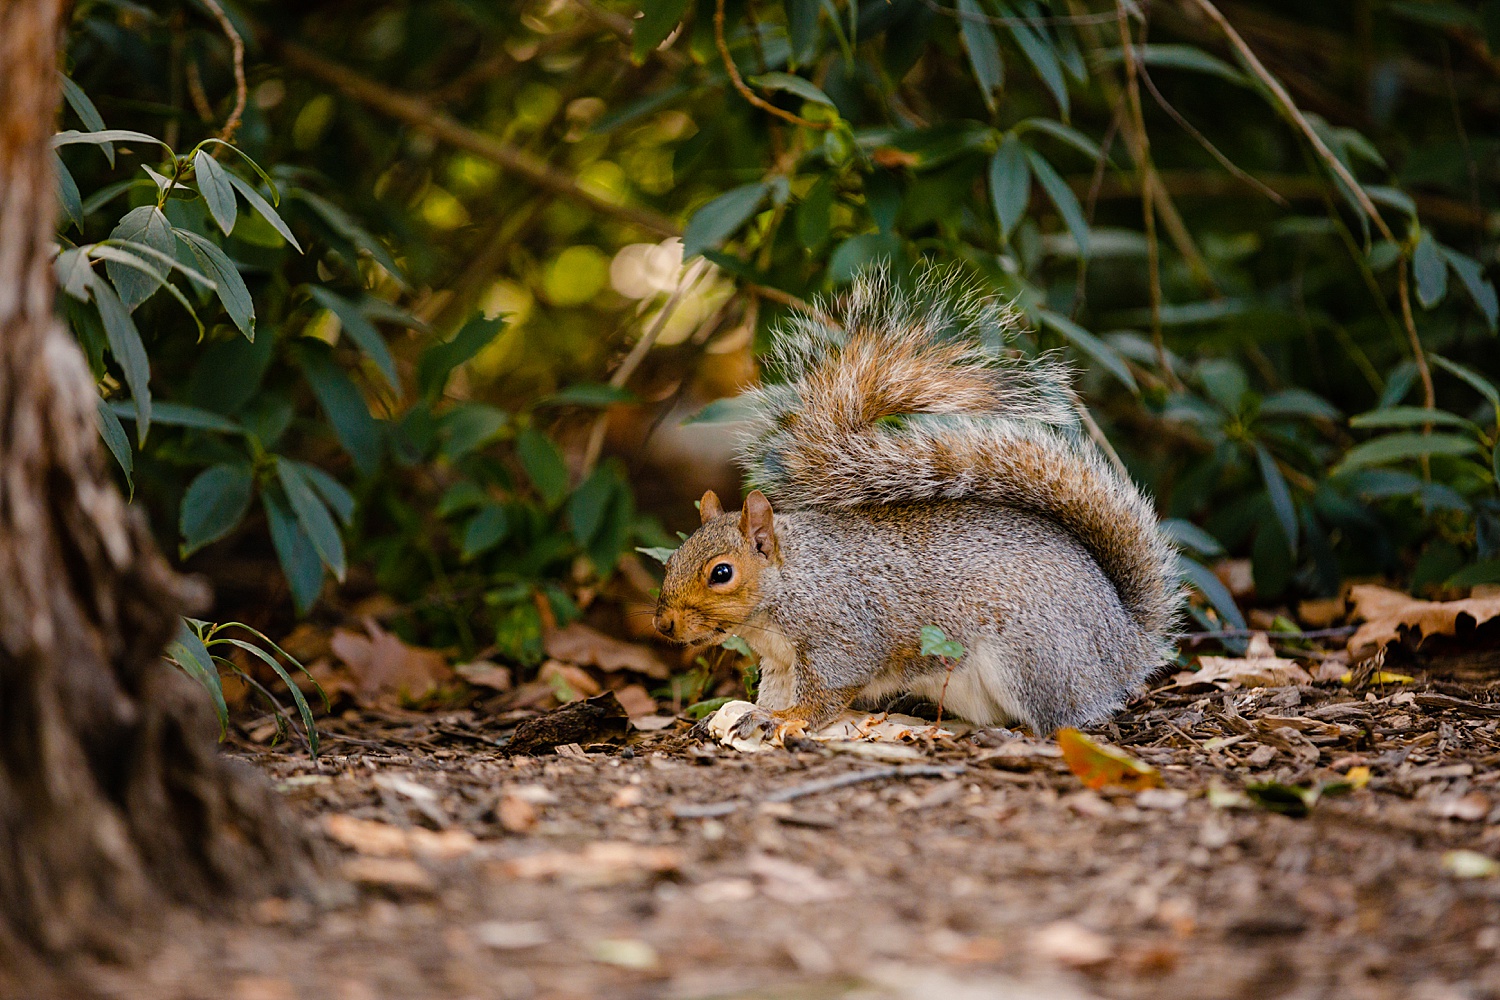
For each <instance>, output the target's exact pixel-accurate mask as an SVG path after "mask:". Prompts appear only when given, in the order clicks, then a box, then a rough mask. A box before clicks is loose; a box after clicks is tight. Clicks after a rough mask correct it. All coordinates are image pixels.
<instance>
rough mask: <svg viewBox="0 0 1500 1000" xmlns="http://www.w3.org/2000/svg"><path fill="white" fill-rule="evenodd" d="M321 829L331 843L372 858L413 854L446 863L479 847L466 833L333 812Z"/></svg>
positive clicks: (399, 856)
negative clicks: (335, 842)
mask: <svg viewBox="0 0 1500 1000" xmlns="http://www.w3.org/2000/svg"><path fill="white" fill-rule="evenodd" d="M323 829H324V830H325V831H327V833H328V835H329V836H330V837H332V838H333V839H334V840H336V841H338V842H339V843H341V844H343V845H344V846H345V847H349V848H352V849H354V850H355V851H358V852H359V853H360V854H363V855H367V856H369V857H372V858H401V857H410V856H412V855H416V856H418V857H424V858H434V859H436V860H439V861H448V860H451V859H453V858H458V857H462V856H463V855H465V854H468V853H469V852H470V851H472V850H474V848H476V847H478V846H479V841H478V840H476V839H475V837H474V835H473V834H472V833H469V832H468V831H467V830H443V831H434V830H425V829H422V828H421V827H413V828H411V829H404V828H402V827H399V826H392V825H391V824H389V823H380V822H377V821H375V820H369V819H359V818H358V817H356V816H350V815H348V814H347V813H334V814H333V815H331V816H327V817H325V818H324V820H323Z"/></svg>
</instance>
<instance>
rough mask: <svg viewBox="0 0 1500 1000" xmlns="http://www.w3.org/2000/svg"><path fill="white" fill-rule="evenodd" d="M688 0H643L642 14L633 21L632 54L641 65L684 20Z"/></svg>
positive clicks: (631, 34) (631, 32)
mask: <svg viewBox="0 0 1500 1000" xmlns="http://www.w3.org/2000/svg"><path fill="white" fill-rule="evenodd" d="M686 10H687V0H641V12H642V13H641V16H640V17H638V18H636V19H635V20H634V21H632V22H631V25H632V27H631V31H630V55H631V58H632V59H634V60H635V62H636V64H637V65H639V64H640V63H643V62H645V61H646V56H648V55H650V54H651V51H652V50H653V49H655V48H656V47H657V46H658V45H660V44H661V43H662V42H663V41H665V40H666V37H667V36H668V35H670V34H671V33H672V30H673V29H674V28H676V27H677V25H678V24H679V23H681V21H682V15H683V13H684V12H686Z"/></svg>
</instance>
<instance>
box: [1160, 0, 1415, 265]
mask: <svg viewBox="0 0 1500 1000" xmlns="http://www.w3.org/2000/svg"><path fill="white" fill-rule="evenodd" d="M1183 2H1184V3H1190V4H1192V5H1194V6H1196V7H1197V8H1198V9H1199V10H1201V11H1202V12H1203V13H1204V14H1206V15H1208V17H1209V19H1210V20H1212V21H1213V22H1214V24H1216V25H1217V26H1218V28H1219V30H1220V31H1221V32H1223V34H1224V37H1225V38H1226V39H1227V40H1228V41H1229V44H1230V46H1231V47H1232V48H1233V49H1234V50H1235V52H1236V53H1238V54H1239V57H1240V59H1241V61H1243V62H1244V64H1245V66H1246V67H1247V68H1248V69H1249V70H1250V72H1252V73H1254V74H1255V76H1256V78H1257V79H1258V80H1260V82H1261V83H1262V84H1264V85H1265V87H1266V89H1267V90H1269V91H1270V92H1271V96H1272V97H1274V98H1276V102H1277V103H1278V104H1279V105H1280V106H1281V110H1282V113H1283V114H1285V115H1286V116H1287V117H1288V118H1290V119H1291V121H1292V124H1294V125H1296V126H1297V129H1298V130H1299V131H1300V132H1301V133H1302V134H1303V135H1304V136H1306V137H1307V141H1308V143H1309V144H1310V145H1311V146H1312V148H1313V149H1314V150H1315V151H1316V152H1317V154H1318V157H1319V159H1321V160H1322V161H1323V163H1324V164H1325V165H1326V166H1327V167H1328V169H1329V170H1330V171H1332V172H1333V174H1334V176H1335V177H1337V178H1338V179H1339V180H1341V181H1343V182H1344V185H1345V186H1346V187H1347V188H1348V189H1349V193H1350V195H1351V196H1352V197H1353V198H1354V200H1355V201H1356V202H1358V203H1359V207H1360V208H1361V209H1362V210H1363V211H1364V212H1365V214H1367V215H1368V216H1369V217H1370V221H1371V222H1373V223H1374V224H1375V228H1377V229H1379V230H1380V234H1381V235H1382V236H1384V237H1385V238H1386V239H1388V240H1390V241H1391V242H1393V243H1394V242H1396V237H1395V236H1394V235H1393V234H1392V233H1391V229H1390V227H1389V226H1387V225H1386V224H1385V220H1384V219H1383V218H1381V217H1380V210H1379V209H1377V208H1376V207H1375V203H1374V202H1373V201H1371V200H1370V196H1369V195H1367V194H1365V189H1364V188H1362V187H1360V184H1359V181H1357V180H1355V179H1354V175H1353V174H1351V173H1350V172H1349V168H1348V167H1345V166H1344V164H1343V162H1342V161H1340V160H1339V158H1338V157H1337V156H1335V155H1334V154H1333V151H1332V150H1330V149H1329V148H1328V145H1327V143H1325V142H1324V141H1323V138H1322V136H1320V135H1318V130H1317V129H1315V128H1313V127H1312V122H1310V121H1308V120H1307V117H1306V116H1305V115H1304V114H1303V113H1302V111H1301V110H1300V109H1299V108H1298V107H1297V105H1296V102H1294V101H1293V100H1292V97H1291V95H1290V94H1288V93H1287V92H1286V88H1285V87H1283V86H1282V85H1281V81H1280V80H1278V79H1276V77H1275V76H1273V75H1272V74H1271V71H1270V70H1268V69H1266V67H1265V64H1264V63H1262V62H1261V61H1260V59H1258V58H1257V57H1256V55H1255V51H1254V50H1253V49H1251V48H1250V46H1249V45H1248V44H1246V42H1245V39H1244V38H1242V37H1240V33H1239V32H1238V31H1235V30H1234V25H1232V24H1230V23H1229V21H1228V20H1227V19H1226V18H1225V17H1224V15H1223V14H1222V13H1221V12H1220V11H1219V8H1218V7H1216V6H1214V4H1213V0H1183Z"/></svg>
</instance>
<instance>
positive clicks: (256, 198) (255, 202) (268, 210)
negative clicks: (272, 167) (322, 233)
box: [224, 170, 302, 253]
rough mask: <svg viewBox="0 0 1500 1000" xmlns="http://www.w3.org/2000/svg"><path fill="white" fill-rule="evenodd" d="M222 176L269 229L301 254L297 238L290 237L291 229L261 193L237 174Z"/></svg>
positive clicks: (229, 173)
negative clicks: (264, 221)
mask: <svg viewBox="0 0 1500 1000" xmlns="http://www.w3.org/2000/svg"><path fill="white" fill-rule="evenodd" d="M224 176H225V177H226V178H228V180H229V183H230V185H231V186H232V187H233V188H234V189H235V190H236V191H238V192H239V193H240V197H242V198H244V199H245V202H246V204H248V205H249V206H250V207H251V208H253V209H255V211H256V212H257V213H258V214H259V215H260V217H261V218H262V219H265V220H266V221H267V222H269V223H270V224H271V228H272V229H274V230H276V231H277V232H278V233H280V234H281V238H282V239H284V240H286V241H287V242H288V243H290V244H291V245H292V246H293V247H294V248H295V249H296V251H297V252H298V253H301V252H302V244H301V243H298V242H297V237H295V236H293V235H292V231H291V229H290V228H288V226H287V224H286V223H285V222H284V221H282V218H281V216H280V215H278V214H276V209H274V208H272V207H271V203H270V202H268V201H266V199H265V198H263V197H262V196H261V193H260V192H259V191H257V190H255V188H254V187H252V186H251V185H250V182H249V181H247V180H245V179H244V178H243V177H241V176H240V175H239V174H235V173H231V172H230V171H228V170H226V171H224Z"/></svg>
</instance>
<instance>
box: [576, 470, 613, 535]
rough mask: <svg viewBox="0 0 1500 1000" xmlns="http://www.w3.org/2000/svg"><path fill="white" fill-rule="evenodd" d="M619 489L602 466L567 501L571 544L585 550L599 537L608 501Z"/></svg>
mask: <svg viewBox="0 0 1500 1000" xmlns="http://www.w3.org/2000/svg"><path fill="white" fill-rule="evenodd" d="M619 488H620V483H619V480H618V479H617V478H616V476H615V475H614V473H613V472H611V471H610V470H609V469H607V468H606V467H604V466H602V465H601V466H599V467H598V468H597V469H595V470H594V471H593V473H591V474H590V475H589V477H588V478H587V479H585V480H584V481H583V482H582V483H580V484H579V485H578V488H577V489H576V490H574V491H573V495H572V496H570V497H568V520H569V521H570V522H571V523H572V525H573V540H574V541H576V542H577V543H578V544H579V546H580V547H585V546H587V545H588V544H589V542H591V541H593V540H594V536H595V535H597V534H598V533H599V529H600V528H601V527H602V526H603V525H604V515H605V514H606V513H607V512H608V510H609V504H610V501H611V500H613V499H614V496H615V492H616V490H618V489H619Z"/></svg>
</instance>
